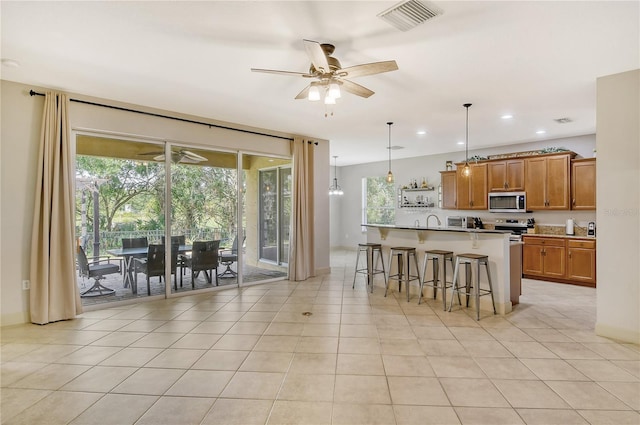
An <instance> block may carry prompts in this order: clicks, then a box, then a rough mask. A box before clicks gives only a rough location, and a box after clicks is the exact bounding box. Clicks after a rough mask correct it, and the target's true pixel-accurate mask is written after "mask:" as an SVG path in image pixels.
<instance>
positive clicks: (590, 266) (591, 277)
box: [567, 239, 596, 285]
mask: <svg viewBox="0 0 640 425" xmlns="http://www.w3.org/2000/svg"><path fill="white" fill-rule="evenodd" d="M567 265H568V267H567V279H571V280H575V281H578V282H584V283H586V284H592V285H595V284H596V241H583V240H571V239H569V240H567Z"/></svg>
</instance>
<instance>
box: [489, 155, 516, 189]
mask: <svg viewBox="0 0 640 425" xmlns="http://www.w3.org/2000/svg"><path fill="white" fill-rule="evenodd" d="M487 166H488V171H487V173H488V179H489V184H488V189H489V192H511V191H520V190H524V187H525V186H524V159H509V160H504V161H496V162H490V163H488V165H487Z"/></svg>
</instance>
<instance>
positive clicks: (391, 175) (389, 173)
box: [387, 122, 393, 183]
mask: <svg viewBox="0 0 640 425" xmlns="http://www.w3.org/2000/svg"><path fill="white" fill-rule="evenodd" d="M387 125H388V126H389V146H388V147H387V149H388V150H389V172H388V173H387V183H393V173H392V172H391V125H393V122H388V123H387Z"/></svg>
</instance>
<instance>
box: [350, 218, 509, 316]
mask: <svg viewBox="0 0 640 425" xmlns="http://www.w3.org/2000/svg"><path fill="white" fill-rule="evenodd" d="M363 226H365V227H366V228H367V242H373V243H379V244H382V249H383V251H384V252H385V254H384V257H385V262H386V261H387V259H388V258H389V257H388V256H389V248H391V247H393V246H408V247H415V248H416V251H417V253H418V258H419V260H418V261H419V266H420V268H421V269H422V261H423V259H424V251H426V250H429V249H442V250H448V251H453V253H454V255H456V254H462V253H474V254H482V255H487V256H488V257H489V269H490V271H491V278H492V282H493V295H494V298H495V305H496V310H497V312H498V314H506V313H509V312H510V311H511V308H512V294H511V292H512V291H511V284H512V282H511V281H512V277H511V268H512V260H514V262H515V263H516V264H517V265H519V264H520V262H521V258H518V259H516V258H514V259H512V258H511V249H512V246H514V245H513V244H514V243H513V242H511V241H510V240H509V235H510V234H511V233H510V232H508V231H505V230H491V229H461V228H448V227H420V226H407V225H378V224H363ZM515 243H518V242H515ZM387 267H389V265H387ZM421 271H422V270H421ZM481 275H482V277H481V282H482V287H488V284H487V283H486V276H485V275H484V272H481ZM447 278H448V279H452V278H453V276H452V275H450V274H448V276H447ZM464 278H465V276H464V269H461V270H460V282H461V283H464V281H465V280H464ZM514 278H515V276H514ZM514 283H515V282H514ZM518 283H519V282H518ZM514 286H515V285H514ZM416 287H417V285H416V284H412V290H413V291H415V293H416V294H417V289H416ZM517 287H519V285H517ZM392 289H396V290H397V287H396V288H392ZM513 295H514V299H515V298H516V297H517V296H518V295H519V294H513ZM447 298H448V299H450V298H449V297H447ZM412 300H416V302H417V296H416V297H412ZM447 302H448V301H447ZM463 302H464V301H463ZM515 302H517V300H516V301H515ZM456 303H457V301H456ZM472 303H473V300H471V304H470V306H471V305H472ZM456 305H457V304H454V308H456V307H455V306H456ZM480 309H481V310H483V311H484V312H485V314H486V313H487V312H492V311H493V309H492V308H491V297H482V299H481V300H480Z"/></svg>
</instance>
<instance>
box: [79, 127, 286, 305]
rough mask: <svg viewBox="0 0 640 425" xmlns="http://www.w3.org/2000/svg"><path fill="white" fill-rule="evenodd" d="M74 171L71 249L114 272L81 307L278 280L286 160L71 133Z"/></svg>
mask: <svg viewBox="0 0 640 425" xmlns="http://www.w3.org/2000/svg"><path fill="white" fill-rule="evenodd" d="M76 171H77V173H76V176H77V179H76V188H77V215H76V223H77V230H76V232H77V236H78V246H79V247H81V248H82V249H83V250H84V251H85V253H86V256H87V257H88V259H89V260H91V259H93V258H94V257H95V258H96V259H98V257H99V256H103V255H106V256H110V257H111V261H114V262H116V263H118V264H120V268H121V273H120V274H111V275H107V276H104V279H102V280H101V281H100V282H99V283H100V285H98V286H99V287H102V288H101V290H95V291H88V292H86V293H85V294H84V296H83V297H82V300H83V304H84V305H91V304H99V303H104V302H111V301H121V300H126V299H130V298H140V297H147V296H149V295H152V296H153V295H164V296H168V295H170V294H177V293H185V292H190V291H193V290H202V289H211V288H215V287H223V286H229V285H237V284H240V283H243V282H251V283H253V282H260V281H265V280H272V279H283V278H286V276H287V270H286V263H287V256H288V238H289V223H290V210H291V201H290V197H291V169H290V160H289V159H275V158H269V157H264V156H257V155H251V154H243V153H236V152H224V151H219V150H214V149H203V148H194V147H191V146H186V145H185V146H180V145H177V144H167V143H161V142H157V143H152V142H146V141H136V140H120V139H115V138H109V137H102V136H89V135H76ZM167 177H168V178H169V179H167ZM167 199H170V200H171V201H170V208H169V209H168V211H167V208H166V205H167ZM239 211H240V213H239ZM169 229H170V230H169ZM167 232H168V233H169V234H167ZM168 238H169V239H168ZM132 244H133V245H135V246H131V245H132ZM152 253H155V254H153V255H152ZM78 282H79V284H80V285H81V288H80V289H81V292H85V291H87V290H88V289H90V288H91V287H92V286H93V285H94V282H93V281H91V282H89V281H88V279H83V278H82V277H81V276H79V279H78ZM136 282H137V285H136ZM147 282H148V283H147Z"/></svg>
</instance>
